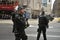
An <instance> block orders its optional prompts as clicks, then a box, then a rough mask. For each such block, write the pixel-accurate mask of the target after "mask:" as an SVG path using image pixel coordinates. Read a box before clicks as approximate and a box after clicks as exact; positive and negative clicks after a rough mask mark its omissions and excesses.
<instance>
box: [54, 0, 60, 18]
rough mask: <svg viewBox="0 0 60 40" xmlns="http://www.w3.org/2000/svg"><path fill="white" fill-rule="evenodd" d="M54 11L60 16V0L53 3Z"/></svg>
mask: <svg viewBox="0 0 60 40" xmlns="http://www.w3.org/2000/svg"><path fill="white" fill-rule="evenodd" d="M53 13H54V14H55V16H57V17H60V0H55V2H54V5H53Z"/></svg>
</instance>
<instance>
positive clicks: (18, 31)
mask: <svg viewBox="0 0 60 40" xmlns="http://www.w3.org/2000/svg"><path fill="white" fill-rule="evenodd" d="M12 21H13V33H15V40H21V39H22V40H27V36H26V34H25V26H26V24H25V18H24V16H23V15H21V14H18V13H13V15H12Z"/></svg>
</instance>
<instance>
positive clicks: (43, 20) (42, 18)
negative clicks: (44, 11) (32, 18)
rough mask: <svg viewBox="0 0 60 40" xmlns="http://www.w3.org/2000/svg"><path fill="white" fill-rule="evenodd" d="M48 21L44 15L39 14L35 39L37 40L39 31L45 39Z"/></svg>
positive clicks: (45, 39)
mask: <svg viewBox="0 0 60 40" xmlns="http://www.w3.org/2000/svg"><path fill="white" fill-rule="evenodd" d="M48 22H49V21H48V19H47V18H46V17H45V16H44V15H41V16H40V17H39V24H38V26H39V28H38V30H37V32H38V35H37V40H39V38H40V34H41V32H42V33H43V37H44V40H47V38H46V28H48Z"/></svg>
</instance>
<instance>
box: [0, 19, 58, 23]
mask: <svg viewBox="0 0 60 40" xmlns="http://www.w3.org/2000/svg"><path fill="white" fill-rule="evenodd" d="M28 22H29V24H38V19H29V20H28ZM57 22H58V20H57V18H54V20H53V21H50V22H49V23H57ZM0 23H9V24H13V22H12V20H11V19H10V20H3V19H0Z"/></svg>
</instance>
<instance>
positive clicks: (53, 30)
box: [0, 20, 60, 40]
mask: <svg viewBox="0 0 60 40" xmlns="http://www.w3.org/2000/svg"><path fill="white" fill-rule="evenodd" d="M0 21H1V20H0ZM6 22H8V21H6ZM9 22H10V21H9ZM12 26H13V25H12V23H4V22H3V23H1V22H0V40H14V39H15V37H14V34H13V33H12V28H13V27H12ZM37 28H38V25H37V24H31V25H30V27H28V28H27V29H25V31H26V34H27V36H28V40H36V38H37ZM40 40H43V35H41V37H40ZM47 40H60V23H49V29H47Z"/></svg>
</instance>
